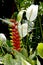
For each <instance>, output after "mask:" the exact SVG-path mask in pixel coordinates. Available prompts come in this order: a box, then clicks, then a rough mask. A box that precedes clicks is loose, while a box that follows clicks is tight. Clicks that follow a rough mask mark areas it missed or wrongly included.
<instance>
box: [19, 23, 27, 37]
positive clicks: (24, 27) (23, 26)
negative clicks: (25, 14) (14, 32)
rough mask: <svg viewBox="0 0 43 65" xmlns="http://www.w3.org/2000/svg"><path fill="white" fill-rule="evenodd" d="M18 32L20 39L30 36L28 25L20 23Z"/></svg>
mask: <svg viewBox="0 0 43 65" xmlns="http://www.w3.org/2000/svg"><path fill="white" fill-rule="evenodd" d="M18 31H19V34H20V37H21V38H22V37H25V36H26V35H27V34H28V24H27V23H23V24H21V23H19V24H18Z"/></svg>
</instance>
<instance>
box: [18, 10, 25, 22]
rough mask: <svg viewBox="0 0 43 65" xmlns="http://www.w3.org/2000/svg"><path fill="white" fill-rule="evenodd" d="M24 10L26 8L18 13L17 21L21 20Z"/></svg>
mask: <svg viewBox="0 0 43 65" xmlns="http://www.w3.org/2000/svg"><path fill="white" fill-rule="evenodd" d="M24 12H25V10H21V11H20V12H19V13H18V15H17V21H18V22H21V20H22V17H23V13H24Z"/></svg>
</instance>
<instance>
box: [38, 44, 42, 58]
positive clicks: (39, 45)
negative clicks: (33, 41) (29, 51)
mask: <svg viewBox="0 0 43 65" xmlns="http://www.w3.org/2000/svg"><path fill="white" fill-rule="evenodd" d="M37 54H38V55H39V56H40V57H41V58H43V43H38V46H37Z"/></svg>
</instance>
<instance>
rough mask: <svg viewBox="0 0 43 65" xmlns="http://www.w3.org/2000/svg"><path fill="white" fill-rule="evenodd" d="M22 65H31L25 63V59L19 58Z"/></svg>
mask: <svg viewBox="0 0 43 65" xmlns="http://www.w3.org/2000/svg"><path fill="white" fill-rule="evenodd" d="M21 60H22V65H31V64H30V63H29V62H27V61H26V60H25V59H23V58H21Z"/></svg>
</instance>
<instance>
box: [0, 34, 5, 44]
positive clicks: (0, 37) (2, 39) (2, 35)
mask: <svg viewBox="0 0 43 65" xmlns="http://www.w3.org/2000/svg"><path fill="white" fill-rule="evenodd" d="M0 41H2V42H3V43H4V42H6V37H5V35H4V34H3V33H0Z"/></svg>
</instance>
